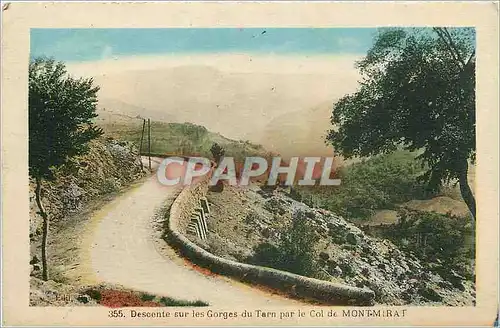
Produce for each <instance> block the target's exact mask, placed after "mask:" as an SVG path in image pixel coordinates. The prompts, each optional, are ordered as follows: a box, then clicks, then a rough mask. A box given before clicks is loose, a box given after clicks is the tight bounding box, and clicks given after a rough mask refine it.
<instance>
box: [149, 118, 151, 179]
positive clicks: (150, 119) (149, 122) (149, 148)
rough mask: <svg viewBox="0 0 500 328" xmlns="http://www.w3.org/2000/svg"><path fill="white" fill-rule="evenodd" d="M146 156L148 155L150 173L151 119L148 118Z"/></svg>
mask: <svg viewBox="0 0 500 328" xmlns="http://www.w3.org/2000/svg"><path fill="white" fill-rule="evenodd" d="M148 155H149V170H150V171H151V119H150V118H148Z"/></svg>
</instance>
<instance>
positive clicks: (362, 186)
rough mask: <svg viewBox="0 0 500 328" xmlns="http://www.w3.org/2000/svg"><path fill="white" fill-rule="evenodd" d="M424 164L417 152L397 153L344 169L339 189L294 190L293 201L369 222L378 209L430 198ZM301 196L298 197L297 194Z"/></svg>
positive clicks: (340, 177) (317, 187)
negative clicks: (424, 177) (426, 186)
mask: <svg viewBox="0 0 500 328" xmlns="http://www.w3.org/2000/svg"><path fill="white" fill-rule="evenodd" d="M422 173H423V167H422V163H421V162H420V161H419V160H417V159H416V155H415V154H414V153H410V152H406V151H396V152H394V153H391V154H383V155H379V156H376V157H372V158H369V159H366V160H363V161H362V162H359V163H355V164H352V165H350V166H348V167H344V168H341V169H340V170H339V172H337V176H338V178H339V179H341V180H342V183H341V185H340V186H338V187H331V186H313V187H296V188H294V189H295V190H294V195H293V198H295V199H297V200H299V199H300V200H301V201H303V202H305V203H310V204H312V203H314V204H317V205H318V206H319V207H322V208H325V209H327V210H330V211H332V212H335V213H337V214H339V215H342V216H344V217H345V218H349V219H367V218H369V217H370V216H371V215H373V214H374V212H375V210H378V209H393V208H394V207H395V204H399V203H403V202H406V201H409V200H411V199H422V198H427V197H428V196H429V194H428V192H427V190H426V188H425V184H424V183H423V182H421V181H419V179H418V177H419V176H420V175H421V174H422ZM297 194H299V195H297Z"/></svg>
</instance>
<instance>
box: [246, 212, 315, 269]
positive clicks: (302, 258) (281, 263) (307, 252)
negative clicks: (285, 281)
mask: <svg viewBox="0 0 500 328" xmlns="http://www.w3.org/2000/svg"><path fill="white" fill-rule="evenodd" d="M316 242H317V236H316V235H315V233H314V230H313V229H311V227H310V226H309V224H308V223H307V217H306V216H305V214H304V213H303V212H301V211H297V212H295V213H294V215H293V218H292V222H291V224H290V226H289V228H288V229H287V230H286V231H283V232H282V233H281V235H280V239H279V241H278V243H277V245H276V246H275V245H273V244H270V243H262V244H260V245H258V246H257V247H255V249H254V255H253V256H251V257H250V258H248V259H247V262H248V263H251V264H255V265H262V266H268V267H272V268H275V269H279V270H284V271H288V272H292V273H296V274H300V275H303V276H308V277H316V276H318V275H319V267H318V265H317V263H316V261H315V258H316V250H315V245H316Z"/></svg>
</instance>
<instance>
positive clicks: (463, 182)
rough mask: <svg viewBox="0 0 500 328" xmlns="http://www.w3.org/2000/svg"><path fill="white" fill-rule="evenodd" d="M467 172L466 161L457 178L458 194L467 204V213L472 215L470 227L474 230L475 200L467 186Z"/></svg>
mask: <svg viewBox="0 0 500 328" xmlns="http://www.w3.org/2000/svg"><path fill="white" fill-rule="evenodd" d="M468 170H469V166H468V163H467V161H465V164H464V165H463V168H462V171H461V172H460V175H459V177H458V182H459V184H460V193H461V194H462V198H463V200H464V202H465V203H466V204H467V207H468V208H469V211H470V212H471V214H472V226H473V228H475V224H476V199H475V198H474V194H473V193H472V190H471V188H470V186H469V181H468V180H467V172H468Z"/></svg>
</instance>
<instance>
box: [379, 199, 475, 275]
mask: <svg viewBox="0 0 500 328" xmlns="http://www.w3.org/2000/svg"><path fill="white" fill-rule="evenodd" d="M398 216H399V220H400V221H399V223H398V224H397V225H395V226H391V227H387V228H385V229H384V237H385V238H388V239H390V240H392V241H393V242H394V243H396V244H397V245H398V246H399V247H400V248H402V249H406V250H408V251H411V252H413V253H414V254H415V255H417V256H418V257H419V258H421V259H423V260H424V261H425V263H432V262H440V263H441V264H442V267H443V268H444V270H445V271H448V272H450V271H451V270H452V269H453V270H456V271H458V272H460V273H461V274H463V275H465V276H469V278H470V276H472V275H473V272H472V268H471V265H470V263H471V260H473V259H474V257H475V253H474V235H473V229H472V226H471V224H469V222H468V221H467V219H465V218H460V217H453V216H450V215H443V214H438V213H432V212H421V211H411V210H406V209H400V210H398ZM443 274H446V273H443Z"/></svg>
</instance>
